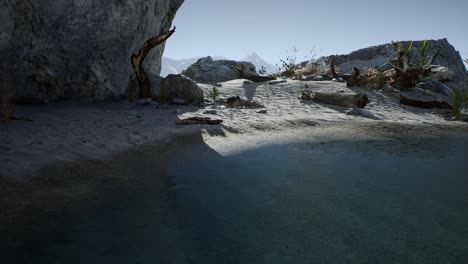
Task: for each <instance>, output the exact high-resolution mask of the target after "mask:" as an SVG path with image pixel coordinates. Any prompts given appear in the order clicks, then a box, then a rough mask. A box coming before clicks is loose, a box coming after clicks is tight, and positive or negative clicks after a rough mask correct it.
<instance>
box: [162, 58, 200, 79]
mask: <svg viewBox="0 0 468 264" xmlns="http://www.w3.org/2000/svg"><path fill="white" fill-rule="evenodd" d="M197 60H198V58H190V59H183V60H173V59H170V58H167V57H162V64H161V76H162V77H166V76H167V75H169V74H179V73H181V72H182V71H183V70H186V69H187V68H188V67H189V66H190V65H192V64H194V63H195V62H196V61H197Z"/></svg>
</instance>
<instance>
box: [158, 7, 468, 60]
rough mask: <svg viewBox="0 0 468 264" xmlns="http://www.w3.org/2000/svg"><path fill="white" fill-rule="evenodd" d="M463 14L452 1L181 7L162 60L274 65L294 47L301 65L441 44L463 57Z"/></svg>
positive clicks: (467, 20) (467, 47)
mask: <svg viewBox="0 0 468 264" xmlns="http://www.w3.org/2000/svg"><path fill="white" fill-rule="evenodd" d="M317 8H318V10H317ZM466 10H468V2H458V1H455V0H447V1H445V2H444V3H439V2H434V1H421V0H415V1H412V2H408V3H407V2H406V1H402V0H395V1H392V2H391V3H384V2H382V1H379V2H373V3H368V2H367V1H363V0H355V1H352V2H350V1H345V0H335V1H334V4H333V6H330V5H329V4H328V5H327V4H325V3H324V2H323V1H299V0H290V1H288V2H286V3H272V2H271V1H266V0H259V1H245V0H238V1H216V0H200V1H190V0H186V1H185V2H184V4H183V5H182V7H181V8H180V10H179V11H178V13H177V15H176V18H175V19H174V22H173V25H175V26H177V32H176V33H175V34H174V35H173V36H172V37H171V38H170V39H169V40H168V41H167V45H166V50H165V53H164V56H165V57H168V58H171V59H176V60H179V59H187V58H194V57H204V56H223V57H227V58H230V59H236V60H237V59H242V58H244V57H246V56H248V55H249V54H251V53H253V52H255V53H257V54H258V55H259V56H260V57H261V58H263V59H265V60H266V61H267V62H269V63H271V64H276V63H277V62H278V61H279V59H280V58H284V57H285V56H286V55H287V54H288V53H287V52H288V51H290V50H292V49H293V47H295V48H296V49H297V50H298V52H297V54H296V55H297V56H296V57H297V60H298V61H303V60H304V59H309V58H311V57H319V56H323V55H331V54H347V53H350V52H352V51H355V50H358V49H361V48H366V47H369V46H375V45H380V44H385V43H389V42H391V41H404V40H423V39H442V38H447V39H448V41H449V42H450V43H451V44H452V45H453V46H454V47H455V49H456V50H458V51H459V52H460V55H461V56H462V58H467V57H468V34H466V30H467V29H466V28H464V26H463V25H468V14H466ZM285 13H287V14H285ZM311 51H313V52H312V53H313V54H312V53H311ZM314 55H315V56H314Z"/></svg>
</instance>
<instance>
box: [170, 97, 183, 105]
mask: <svg viewBox="0 0 468 264" xmlns="http://www.w3.org/2000/svg"><path fill="white" fill-rule="evenodd" d="M172 103H173V104H176V105H184V104H186V102H185V100H184V99H182V98H173V99H172Z"/></svg>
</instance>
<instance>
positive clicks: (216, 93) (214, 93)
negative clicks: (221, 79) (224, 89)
mask: <svg viewBox="0 0 468 264" xmlns="http://www.w3.org/2000/svg"><path fill="white" fill-rule="evenodd" d="M208 96H209V97H210V98H211V99H213V102H214V103H216V100H217V99H218V97H219V89H218V88H216V86H213V88H212V89H211V91H210V93H209V94H208Z"/></svg>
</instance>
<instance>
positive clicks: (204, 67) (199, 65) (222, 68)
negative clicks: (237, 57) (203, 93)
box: [182, 57, 258, 83]
mask: <svg viewBox="0 0 468 264" xmlns="http://www.w3.org/2000/svg"><path fill="white" fill-rule="evenodd" d="M239 69H241V70H239ZM240 71H243V72H244V73H245V74H244V75H258V74H257V72H256V69H255V66H254V65H253V64H252V63H250V62H244V61H241V62H237V61H233V60H213V58H211V57H205V58H201V59H199V60H198V61H197V62H195V63H194V64H192V65H191V66H190V67H188V69H187V70H185V71H183V72H182V74H183V75H185V76H188V77H190V78H191V79H193V80H195V81H197V82H200V83H218V82H225V81H230V80H235V79H242V76H244V75H243V74H242V72H240Z"/></svg>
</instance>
